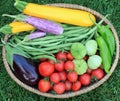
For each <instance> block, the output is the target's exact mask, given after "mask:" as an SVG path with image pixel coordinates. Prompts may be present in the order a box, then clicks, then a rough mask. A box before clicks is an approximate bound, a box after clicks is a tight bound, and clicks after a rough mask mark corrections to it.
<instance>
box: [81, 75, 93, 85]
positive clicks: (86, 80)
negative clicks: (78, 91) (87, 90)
mask: <svg viewBox="0 0 120 101" xmlns="http://www.w3.org/2000/svg"><path fill="white" fill-rule="evenodd" d="M79 80H80V82H81V84H82V85H84V86H87V85H89V84H90V81H91V77H90V75H89V74H83V75H81V76H80V77H79Z"/></svg>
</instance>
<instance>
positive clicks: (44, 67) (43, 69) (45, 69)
mask: <svg viewBox="0 0 120 101" xmlns="http://www.w3.org/2000/svg"><path fill="white" fill-rule="evenodd" d="M38 69H39V73H40V74H41V75H42V76H44V77H46V76H50V75H51V74H52V73H53V72H54V65H53V64H51V63H49V62H42V63H40V64H39V68H38Z"/></svg>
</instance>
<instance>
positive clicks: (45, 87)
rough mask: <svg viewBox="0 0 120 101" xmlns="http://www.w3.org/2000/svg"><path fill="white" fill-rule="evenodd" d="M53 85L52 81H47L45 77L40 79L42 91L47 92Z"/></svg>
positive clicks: (39, 84) (39, 87)
mask: <svg viewBox="0 0 120 101" xmlns="http://www.w3.org/2000/svg"><path fill="white" fill-rule="evenodd" d="M50 88H51V86H50V82H49V81H46V80H44V79H42V80H40V81H39V82H38V89H39V90H40V91H41V92H44V93H45V92H47V91H48V90H50Z"/></svg>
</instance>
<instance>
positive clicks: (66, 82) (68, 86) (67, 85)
mask: <svg viewBox="0 0 120 101" xmlns="http://www.w3.org/2000/svg"><path fill="white" fill-rule="evenodd" d="M71 88H72V83H71V82H70V81H68V80H66V81H65V90H66V91H68V90H71Z"/></svg>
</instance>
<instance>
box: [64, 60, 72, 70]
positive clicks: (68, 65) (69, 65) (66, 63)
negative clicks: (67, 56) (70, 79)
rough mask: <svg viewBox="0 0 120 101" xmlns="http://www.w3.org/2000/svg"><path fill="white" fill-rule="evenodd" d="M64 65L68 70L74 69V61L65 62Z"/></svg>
mask: <svg viewBox="0 0 120 101" xmlns="http://www.w3.org/2000/svg"><path fill="white" fill-rule="evenodd" d="M64 67H65V70H66V71H72V70H74V63H73V62H72V61H67V62H65V65H64Z"/></svg>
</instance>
